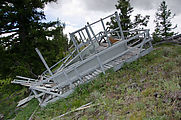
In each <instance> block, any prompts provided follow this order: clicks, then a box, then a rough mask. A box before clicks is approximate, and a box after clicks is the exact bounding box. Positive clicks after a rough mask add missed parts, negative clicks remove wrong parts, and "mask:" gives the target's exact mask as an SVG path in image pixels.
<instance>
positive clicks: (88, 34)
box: [85, 26, 95, 50]
mask: <svg viewBox="0 0 181 120" xmlns="http://www.w3.org/2000/svg"><path fill="white" fill-rule="evenodd" d="M85 30H86V32H87V36H88V37H89V43H90V42H91V44H92V46H93V49H94V50H95V45H94V43H93V41H92V39H91V35H90V33H89V30H88V29H87V26H85Z"/></svg>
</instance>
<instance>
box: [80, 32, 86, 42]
mask: <svg viewBox="0 0 181 120" xmlns="http://www.w3.org/2000/svg"><path fill="white" fill-rule="evenodd" d="M81 33H82V35H83V37H84V40H86V37H85V35H84V33H83V31H81ZM84 42H85V41H84Z"/></svg>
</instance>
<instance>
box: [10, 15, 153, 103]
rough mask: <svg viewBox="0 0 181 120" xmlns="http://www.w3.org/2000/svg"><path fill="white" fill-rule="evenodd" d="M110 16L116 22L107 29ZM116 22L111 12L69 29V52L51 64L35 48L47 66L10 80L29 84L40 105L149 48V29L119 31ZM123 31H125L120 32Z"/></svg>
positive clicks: (120, 29) (115, 16)
mask: <svg viewBox="0 0 181 120" xmlns="http://www.w3.org/2000/svg"><path fill="white" fill-rule="evenodd" d="M111 17H114V18H115V20H116V21H117V23H118V28H116V29H114V30H108V29H107V28H108V27H107V26H106V25H105V24H104V22H105V21H106V20H107V19H110V18H111ZM120 22H121V21H120V19H119V15H118V13H117V12H115V13H114V14H112V15H109V16H107V17H105V18H102V19H100V20H98V21H96V22H94V23H92V24H89V23H87V25H86V26H85V27H83V28H81V29H79V30H77V31H75V32H72V33H70V38H71V40H72V41H73V45H74V46H73V47H72V48H71V49H69V52H70V54H69V55H68V56H66V57H65V58H64V59H62V60H60V61H58V62H57V63H56V64H55V65H53V66H52V67H49V66H48V65H47V63H46V61H45V60H44V58H43V56H42V55H41V53H40V51H39V50H38V49H36V51H37V53H38V55H39V56H40V58H41V60H42V62H43V63H44V65H45V67H46V69H47V70H46V71H45V72H43V73H42V74H41V75H40V77H39V78H38V79H36V80H34V79H30V78H26V77H21V80H17V79H15V80H14V81H13V82H12V83H16V84H21V85H24V86H29V88H30V90H31V91H32V92H33V93H34V97H35V98H37V99H38V101H39V102H40V105H41V106H46V105H47V104H48V103H51V102H54V101H56V100H58V99H60V98H65V97H67V96H68V95H70V94H71V93H72V92H73V90H74V88H76V87H77V86H78V85H80V84H85V83H87V82H89V81H91V80H93V79H95V77H97V76H98V75H99V74H100V73H103V74H105V71H106V70H108V69H110V68H113V69H114V70H115V71H117V70H119V69H120V68H121V67H122V66H123V65H124V63H129V62H132V61H135V60H137V59H138V58H140V57H142V56H144V55H146V54H148V53H149V52H151V51H152V50H153V46H152V43H151V40H152V38H150V35H149V30H147V29H145V30H130V31H123V30H122V28H121V23H120ZM98 24H99V25H100V24H101V26H102V30H100V31H96V30H95V26H97V25H98ZM124 33H129V35H128V36H124Z"/></svg>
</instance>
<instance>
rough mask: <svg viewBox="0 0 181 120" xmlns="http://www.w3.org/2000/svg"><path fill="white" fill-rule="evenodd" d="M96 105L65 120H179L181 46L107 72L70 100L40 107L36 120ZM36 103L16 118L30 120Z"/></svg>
mask: <svg viewBox="0 0 181 120" xmlns="http://www.w3.org/2000/svg"><path fill="white" fill-rule="evenodd" d="M89 102H93V103H92V104H93V105H94V104H96V105H95V106H94V107H90V108H87V109H85V110H80V111H76V112H73V113H70V114H68V115H66V116H64V117H62V119H66V120H69V119H80V120H87V119H91V120H94V119H95V120H96V119H100V120H106V119H107V120H119V119H129V120H142V119H144V120H165V119H166V120H167V119H170V120H171V119H173V120H179V119H180V118H181V47H180V46H172V45H162V46H157V47H155V50H154V51H153V52H151V53H150V54H149V55H147V56H144V57H142V58H141V59H139V60H138V61H135V62H133V63H131V64H127V65H125V66H124V67H123V68H122V69H121V70H120V71H117V72H114V71H113V70H109V71H107V73H106V75H103V74H101V75H100V76H99V77H98V78H97V79H96V80H94V81H92V82H90V83H88V84H86V85H82V86H80V87H79V88H77V89H76V90H75V92H74V93H73V94H72V95H71V96H69V97H68V98H66V99H61V100H58V101H57V102H55V103H52V104H49V105H47V106H46V107H44V108H40V107H39V108H38V109H37V111H36V113H35V115H34V117H33V119H35V120H50V119H52V118H54V117H56V116H59V115H61V114H64V113H66V112H68V111H71V110H75V109H76V108H78V107H80V106H82V105H84V104H87V103H89ZM37 105H38V102H37V101H36V100H32V101H31V102H30V103H29V104H28V105H27V106H26V107H25V108H23V109H21V111H20V112H18V113H17V115H16V120H26V119H28V118H29V117H30V116H31V114H32V113H33V111H34V109H36V107H37Z"/></svg>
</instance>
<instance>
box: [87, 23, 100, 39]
mask: <svg viewBox="0 0 181 120" xmlns="http://www.w3.org/2000/svg"><path fill="white" fill-rule="evenodd" d="M87 26H88V27H89V29H90V31H91V32H92V34H93V36H94V38H95V40H96V41H97V42H98V40H97V38H96V35H95V33H94V31H93V29H92V27H91V26H90V24H89V23H88V22H87Z"/></svg>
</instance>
